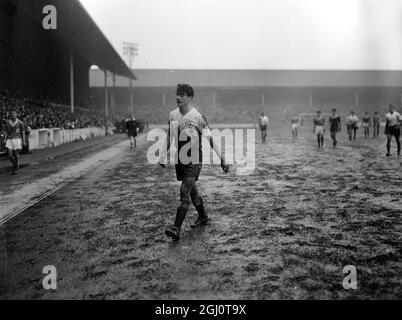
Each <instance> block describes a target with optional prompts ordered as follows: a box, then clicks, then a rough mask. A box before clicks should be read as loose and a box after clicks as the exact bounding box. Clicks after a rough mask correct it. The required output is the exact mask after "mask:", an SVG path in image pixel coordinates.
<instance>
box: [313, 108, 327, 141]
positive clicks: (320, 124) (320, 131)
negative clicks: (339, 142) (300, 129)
mask: <svg viewBox="0 0 402 320" xmlns="http://www.w3.org/2000/svg"><path fill="white" fill-rule="evenodd" d="M324 124H325V119H324V118H323V117H322V116H321V111H317V115H316V116H315V117H314V129H313V133H315V134H316V135H317V142H318V148H320V147H323V146H324V132H325V129H324Z"/></svg>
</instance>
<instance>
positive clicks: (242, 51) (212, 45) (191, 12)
mask: <svg viewBox="0 0 402 320" xmlns="http://www.w3.org/2000/svg"><path fill="white" fill-rule="evenodd" d="M80 1H81V2H82V4H83V5H84V6H85V8H86V9H87V10H88V12H89V14H90V15H91V16H92V17H93V19H94V20H95V22H96V23H97V24H98V26H99V27H100V28H101V30H102V31H103V32H104V34H105V35H106V37H107V38H108V39H109V40H110V41H111V43H112V44H113V46H114V47H115V48H116V50H117V51H118V52H119V53H120V54H122V43H123V41H131V42H136V43H138V44H139V56H138V57H137V58H136V59H135V61H134V65H133V67H134V68H135V69H158V68H162V69H392V70H402V0H80Z"/></svg>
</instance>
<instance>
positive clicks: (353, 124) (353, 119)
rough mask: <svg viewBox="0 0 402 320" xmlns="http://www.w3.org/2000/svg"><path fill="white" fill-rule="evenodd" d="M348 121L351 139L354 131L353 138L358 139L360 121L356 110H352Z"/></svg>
mask: <svg viewBox="0 0 402 320" xmlns="http://www.w3.org/2000/svg"><path fill="white" fill-rule="evenodd" d="M347 123H348V126H349V128H348V134H349V140H350V141H352V133H353V140H356V132H357V129H358V126H357V124H358V123H359V118H358V117H357V116H356V115H355V112H354V111H352V112H351V113H350V115H349V116H348V118H347Z"/></svg>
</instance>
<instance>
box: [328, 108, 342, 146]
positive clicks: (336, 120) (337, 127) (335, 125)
mask: <svg viewBox="0 0 402 320" xmlns="http://www.w3.org/2000/svg"><path fill="white" fill-rule="evenodd" d="M329 125H330V127H329V131H330V132H331V139H332V145H333V147H334V148H335V147H336V145H337V143H338V140H336V135H337V133H338V132H341V118H340V117H339V116H338V115H337V114H336V109H332V115H331V116H330V117H329Z"/></svg>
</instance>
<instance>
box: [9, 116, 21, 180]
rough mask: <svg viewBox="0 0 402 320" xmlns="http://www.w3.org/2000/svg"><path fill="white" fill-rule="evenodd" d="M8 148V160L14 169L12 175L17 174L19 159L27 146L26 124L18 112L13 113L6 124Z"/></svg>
mask: <svg viewBox="0 0 402 320" xmlns="http://www.w3.org/2000/svg"><path fill="white" fill-rule="evenodd" d="M6 134H7V141H6V148H7V150H8V158H9V159H10V161H11V163H12V165H13V168H12V174H17V173H18V170H19V159H20V152H21V150H22V147H23V146H24V145H25V126H24V123H23V122H22V121H21V120H19V119H18V118H17V111H15V110H12V111H11V119H10V120H9V121H7V124H6Z"/></svg>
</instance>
